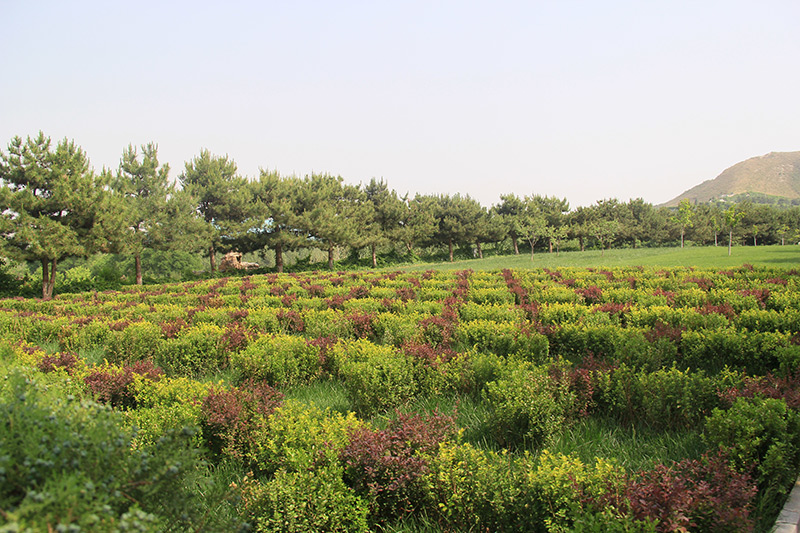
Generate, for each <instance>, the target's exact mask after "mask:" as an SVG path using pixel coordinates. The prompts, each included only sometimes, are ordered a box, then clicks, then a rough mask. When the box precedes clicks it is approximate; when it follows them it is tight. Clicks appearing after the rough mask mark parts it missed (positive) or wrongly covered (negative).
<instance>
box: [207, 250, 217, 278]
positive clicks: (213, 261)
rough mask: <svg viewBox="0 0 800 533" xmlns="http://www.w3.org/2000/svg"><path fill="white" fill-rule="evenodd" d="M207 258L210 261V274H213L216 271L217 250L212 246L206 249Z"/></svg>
mask: <svg viewBox="0 0 800 533" xmlns="http://www.w3.org/2000/svg"><path fill="white" fill-rule="evenodd" d="M208 257H209V259H210V260H211V273H212V274H213V273H214V272H216V271H217V250H216V249H215V248H214V245H213V244H212V245H211V246H210V247H209V248H208Z"/></svg>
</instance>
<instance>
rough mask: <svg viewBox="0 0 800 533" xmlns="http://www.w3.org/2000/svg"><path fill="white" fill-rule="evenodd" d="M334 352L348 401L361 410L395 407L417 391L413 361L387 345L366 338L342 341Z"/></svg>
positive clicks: (371, 410)
mask: <svg viewBox="0 0 800 533" xmlns="http://www.w3.org/2000/svg"><path fill="white" fill-rule="evenodd" d="M333 356H334V358H335V365H336V366H337V368H338V373H339V376H340V377H341V378H342V379H343V380H344V386H345V388H346V389H347V395H348V397H349V398H350V401H351V402H352V404H353V406H354V407H355V408H356V409H357V410H358V411H359V412H361V413H363V414H372V413H376V412H380V411H383V410H385V409H389V408H394V407H398V406H400V405H402V404H404V403H405V402H407V401H408V400H410V399H411V398H412V397H414V395H415V394H416V393H417V389H418V384H417V382H416V380H415V379H414V365H413V364H412V362H411V361H410V360H409V359H408V358H407V357H406V356H405V354H403V353H402V352H399V351H397V350H396V349H394V348H392V347H390V346H380V345H376V344H372V343H370V342H369V341H366V340H360V341H355V342H349V343H341V344H339V345H337V346H336V347H335V348H334V350H333Z"/></svg>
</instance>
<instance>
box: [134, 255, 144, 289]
mask: <svg viewBox="0 0 800 533" xmlns="http://www.w3.org/2000/svg"><path fill="white" fill-rule="evenodd" d="M133 257H134V259H135V263H136V284H137V285H141V284H142V254H140V253H139V252H136V254H135V255H134V256H133Z"/></svg>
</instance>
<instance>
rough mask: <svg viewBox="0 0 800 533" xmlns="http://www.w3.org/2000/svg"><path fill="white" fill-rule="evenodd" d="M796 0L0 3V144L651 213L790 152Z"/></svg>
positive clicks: (799, 146)
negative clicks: (36, 142) (43, 140)
mask: <svg viewBox="0 0 800 533" xmlns="http://www.w3.org/2000/svg"><path fill="white" fill-rule="evenodd" d="M798 20H800V2H798V1H797V0H785V1H781V0H759V1H755V0H753V1H737V0H725V1H713V0H688V1H684V0H670V1H664V0H662V1H655V0H652V1H651V0H644V1H643V0H632V1H621V0H603V1H596V0H595V1H588V0H584V1H578V0H551V1H536V0H530V1H525V2H511V1H502V0H499V1H498V0H496V1H492V2H489V1H485V2H473V1H469V0H460V1H437V0H427V1H418V0H409V1H405V2H396V1H393V2H389V1H382V0H371V1H350V0H340V1H337V2H332V1H329V2H323V1H310V0H293V1H291V2H286V1H281V2H276V1H263V2H257V1H252V2H243V1H236V0H228V1H226V2H224V3H223V2H204V1H199V0H195V1H190V2H189V1H187V2H183V1H168V0H161V1H158V2H151V1H139V2H122V1H113V0H112V1H109V0H105V1H80V0H78V1H70V2H63V1H48V0H34V1H30V2H20V1H11V0H0V49H2V51H3V55H2V60H0V149H2V150H3V151H4V152H7V146H8V143H9V142H10V141H11V139H12V138H13V137H14V136H20V137H23V138H24V137H26V136H28V135H30V136H34V135H36V134H37V133H38V132H39V131H40V130H41V131H43V132H44V133H45V134H46V135H48V136H50V137H51V138H52V139H53V140H54V141H56V140H60V139H63V138H69V139H72V140H74V141H75V142H76V143H77V144H78V145H80V146H81V147H82V148H83V149H84V150H85V151H86V152H87V154H88V156H89V158H90V159H91V162H92V165H93V166H94V167H95V168H96V169H97V170H100V169H101V168H102V167H108V168H111V169H117V168H118V166H119V160H120V157H121V154H122V151H123V149H124V148H125V147H127V146H128V145H129V144H133V145H134V146H140V145H142V144H146V143H148V142H151V141H152V142H155V143H157V144H158V148H159V152H158V153H159V159H160V161H162V162H166V163H169V165H170V167H171V172H170V176H171V177H172V178H173V179H176V178H177V177H178V176H179V175H180V173H181V172H182V171H183V169H184V166H185V163H186V162H187V161H191V159H192V158H194V157H196V156H197V155H198V154H199V153H200V151H201V149H208V150H209V151H210V152H211V153H212V154H215V155H227V156H228V157H230V158H231V159H233V160H234V161H235V162H236V163H237V165H238V169H239V172H240V173H241V174H242V175H245V176H248V177H250V178H255V177H257V176H258V174H259V170H260V169H266V170H277V171H278V172H280V173H281V174H284V175H291V174H295V175H298V176H303V175H306V174H310V173H311V172H326V173H329V174H333V175H340V176H342V177H343V178H344V180H345V181H346V182H348V183H353V184H358V183H362V184H366V183H369V181H370V180H371V179H372V178H377V179H383V180H385V181H386V182H387V183H388V184H389V186H390V187H391V188H393V189H395V190H397V191H398V193H400V194H401V195H404V194H409V195H410V196H413V195H414V194H417V193H421V194H455V193H460V194H462V195H469V196H471V197H473V198H475V199H477V200H478V201H480V202H481V204H483V205H484V206H486V207H489V206H491V205H494V204H497V203H499V202H500V195H503V194H509V193H514V194H517V195H518V196H524V195H534V194H540V195H547V196H557V197H559V198H566V199H567V200H569V202H570V204H571V206H572V207H573V208H574V207H577V206H580V205H591V204H593V203H594V202H596V201H598V200H602V199H607V198H617V199H620V200H622V201H627V200H628V199H631V198H643V199H644V200H645V201H647V202H651V203H653V204H660V203H663V202H666V201H668V200H670V199H671V198H673V197H675V196H677V195H679V194H680V193H682V192H683V191H685V190H686V189H689V188H691V187H693V186H695V185H697V184H699V183H701V182H703V181H705V180H708V179H712V178H714V177H716V176H717V175H719V174H720V173H721V172H722V171H723V170H725V169H726V168H728V167H730V166H732V165H734V164H735V163H738V162H739V161H742V160H744V159H747V158H750V157H754V156H758V155H763V154H766V153H768V152H783V151H797V150H800V32H798V31H797V21H798Z"/></svg>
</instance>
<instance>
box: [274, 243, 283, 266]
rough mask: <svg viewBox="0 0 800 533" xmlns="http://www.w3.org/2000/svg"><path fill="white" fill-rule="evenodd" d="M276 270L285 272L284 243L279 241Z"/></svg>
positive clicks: (276, 246) (276, 250)
mask: <svg viewBox="0 0 800 533" xmlns="http://www.w3.org/2000/svg"><path fill="white" fill-rule="evenodd" d="M275 270H276V271H278V272H283V244H282V243H277V244H276V245H275Z"/></svg>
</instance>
